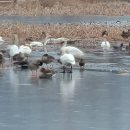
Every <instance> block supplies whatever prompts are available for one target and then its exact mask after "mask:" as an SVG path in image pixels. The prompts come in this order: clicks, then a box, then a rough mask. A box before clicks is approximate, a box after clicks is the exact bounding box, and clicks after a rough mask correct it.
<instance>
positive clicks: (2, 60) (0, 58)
mask: <svg viewBox="0 0 130 130" xmlns="http://www.w3.org/2000/svg"><path fill="white" fill-rule="evenodd" d="M3 62H4V55H3V53H2V52H0V66H1V67H3Z"/></svg>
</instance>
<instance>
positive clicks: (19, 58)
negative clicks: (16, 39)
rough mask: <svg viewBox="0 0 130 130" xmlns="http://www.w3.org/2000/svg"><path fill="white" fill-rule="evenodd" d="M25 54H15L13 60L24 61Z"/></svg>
mask: <svg viewBox="0 0 130 130" xmlns="http://www.w3.org/2000/svg"><path fill="white" fill-rule="evenodd" d="M24 58H25V57H24V55H23V54H22V53H18V54H15V55H14V56H13V61H23V60H24Z"/></svg>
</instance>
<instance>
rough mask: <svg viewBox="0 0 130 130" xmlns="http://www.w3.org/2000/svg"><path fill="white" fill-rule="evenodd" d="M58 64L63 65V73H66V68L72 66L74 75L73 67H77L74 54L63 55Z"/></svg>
mask: <svg viewBox="0 0 130 130" xmlns="http://www.w3.org/2000/svg"><path fill="white" fill-rule="evenodd" d="M58 62H59V63H61V64H62V65H63V73H65V72H66V66H70V67H71V70H70V73H72V66H73V65H75V63H76V62H75V58H74V56H73V55H72V54H67V53H65V54H63V55H62V56H61V57H60V59H58Z"/></svg>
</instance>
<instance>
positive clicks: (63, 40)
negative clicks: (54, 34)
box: [44, 37, 69, 45]
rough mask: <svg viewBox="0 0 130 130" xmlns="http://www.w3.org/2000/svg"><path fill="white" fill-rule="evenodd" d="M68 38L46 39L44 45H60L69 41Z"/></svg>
mask: <svg viewBox="0 0 130 130" xmlns="http://www.w3.org/2000/svg"><path fill="white" fill-rule="evenodd" d="M68 40H69V39H68V38H64V37H60V38H49V39H46V40H45V42H44V45H47V44H48V43H53V44H58V43H63V42H65V41H68Z"/></svg>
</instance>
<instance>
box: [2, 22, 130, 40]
mask: <svg viewBox="0 0 130 130" xmlns="http://www.w3.org/2000/svg"><path fill="white" fill-rule="evenodd" d="M128 28H129V27H127V28H124V27H108V26H101V25H71V24H70V25H66V24H63V25H59V24H56V25H50V24H47V25H26V24H2V25H0V30H1V31H0V35H1V36H3V37H7V38H10V39H11V38H12V34H14V33H16V34H18V36H19V39H20V41H21V42H24V41H25V39H26V38H28V37H32V38H33V40H42V39H44V38H45V37H42V35H41V34H42V32H43V31H44V32H45V33H48V34H50V35H51V36H52V37H54V38H58V37H66V38H69V39H101V33H102V31H104V30H106V31H108V40H109V41H116V40H119V41H128V40H127V39H123V38H122V37H121V33H122V31H126V30H127V29H128Z"/></svg>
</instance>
